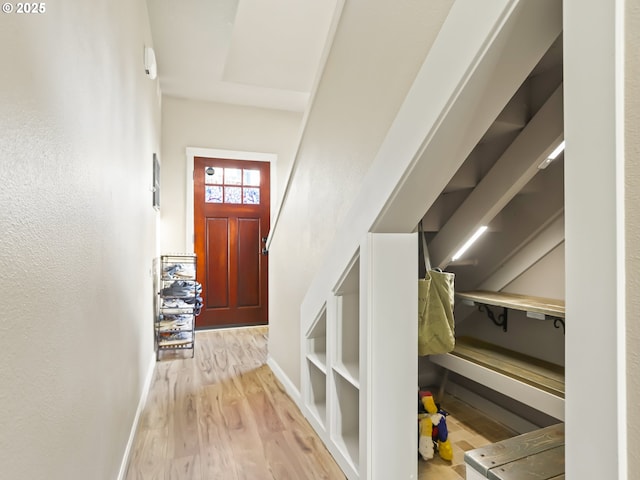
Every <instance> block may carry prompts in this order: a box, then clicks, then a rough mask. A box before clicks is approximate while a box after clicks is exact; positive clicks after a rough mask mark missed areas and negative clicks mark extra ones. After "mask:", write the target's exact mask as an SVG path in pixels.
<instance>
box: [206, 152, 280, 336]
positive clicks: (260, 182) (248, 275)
mask: <svg viewBox="0 0 640 480" xmlns="http://www.w3.org/2000/svg"><path fill="white" fill-rule="evenodd" d="M269 187H270V183H269V163H267V162H251V161H243V160H224V159H217V158H202V157H196V158H195V159H194V194H193V202H194V232H195V238H194V243H195V252H196V254H197V255H198V259H197V276H198V281H199V282H200V283H201V284H202V298H203V307H202V312H201V313H200V316H198V317H197V318H196V327H197V328H208V327H221V326H230V325H260V324H266V323H267V322H268V317H267V313H268V304H267V299H268V290H267V279H268V257H267V256H266V255H263V254H262V249H263V248H264V246H265V245H264V240H265V239H266V237H267V235H268V234H269Z"/></svg>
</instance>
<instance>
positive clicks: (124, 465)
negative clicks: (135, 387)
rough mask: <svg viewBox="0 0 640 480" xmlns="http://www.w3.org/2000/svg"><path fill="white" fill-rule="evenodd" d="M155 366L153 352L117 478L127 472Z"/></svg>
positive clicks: (121, 478) (122, 477) (122, 478)
mask: <svg viewBox="0 0 640 480" xmlns="http://www.w3.org/2000/svg"><path fill="white" fill-rule="evenodd" d="M155 367H156V355H155V352H154V354H153V355H151V361H150V362H149V367H148V368H147V376H146V377H145V379H144V385H143V386H142V392H141V393H140V400H138V408H137V409H136V414H135V416H134V417H133V423H132V424H131V430H130V432H129V440H127V446H126V448H125V449H124V455H123V456H122V462H121V463H120V471H119V472H118V480H124V478H125V476H126V474H127V468H128V467H129V456H130V455H131V448H132V447H133V441H134V440H135V438H136V432H137V431H138V423H139V422H140V416H141V415H142V410H144V406H145V404H146V403H147V397H148V396H149V390H150V389H151V381H152V380H153V374H154V372H155Z"/></svg>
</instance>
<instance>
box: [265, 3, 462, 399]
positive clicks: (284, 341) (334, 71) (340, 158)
mask: <svg viewBox="0 0 640 480" xmlns="http://www.w3.org/2000/svg"><path fill="white" fill-rule="evenodd" d="M451 4H452V1H451V0H438V1H434V2H415V1H411V0H402V1H398V2H388V1H384V0H353V1H351V0H350V1H348V2H346V3H345V6H344V10H343V14H342V18H341V19H340V24H339V25H338V29H337V31H336V36H335V39H334V43H333V46H332V49H331V53H330V55H329V57H328V60H327V64H326V67H325V70H324V73H323V77H322V80H321V82H320V85H319V88H318V91H317V94H316V98H315V101H314V105H313V107H312V109H311V112H310V114H309V118H308V123H307V128H306V131H305V135H304V138H303V140H302V144H301V147H300V151H299V154H298V157H297V160H296V161H297V166H296V171H295V173H294V176H293V181H292V185H291V189H290V191H289V197H288V198H287V200H286V202H285V205H284V207H283V210H282V213H281V218H280V221H279V223H278V225H277V226H276V230H275V235H274V237H273V242H272V244H271V248H270V252H269V255H270V267H269V268H270V277H271V280H272V281H271V283H270V289H271V290H270V309H271V313H270V314H271V321H272V323H271V328H270V333H269V350H270V354H271V356H272V357H273V358H274V359H275V361H276V362H277V363H278V364H279V365H280V366H281V367H282V369H283V370H284V372H285V373H286V375H287V376H288V377H289V378H290V379H291V380H292V382H293V383H294V384H295V385H296V386H298V387H299V377H300V351H299V335H300V304H301V302H302V298H303V296H304V294H305V292H306V291H307V289H308V287H309V282H310V281H311V279H312V277H313V274H314V272H315V271H316V269H317V267H318V264H319V262H320V261H321V259H322V255H323V254H324V253H325V250H326V249H327V247H328V246H329V244H330V242H331V240H332V239H333V237H334V234H335V231H336V228H337V226H338V225H339V224H340V222H341V221H342V220H343V218H344V216H345V214H346V213H347V211H348V210H349V207H350V206H351V204H352V202H353V200H354V198H355V197H356V194H357V193H358V191H359V189H360V186H361V183H362V177H363V175H364V174H365V172H366V171H367V170H368V168H369V166H370V165H371V162H372V161H373V159H374V157H375V155H376V152H377V150H378V148H379V146H380V144H381V142H382V140H383V139H384V136H385V134H386V133H387V130H388V128H389V126H390V125H391V122H392V121H393V119H394V117H395V115H396V113H397V111H398V109H399V107H400V105H401V103H402V101H403V99H404V97H405V95H406V94H407V91H408V89H409V87H410V86H411V84H412V82H413V80H414V78H415V75H416V73H417V71H418V69H419V68H420V66H421V65H422V62H423V61H424V58H425V56H426V54H427V52H428V50H429V48H430V46H431V44H432V42H433V40H434V38H435V36H436V35H437V33H438V31H439V29H440V26H441V25H442V22H443V21H444V18H445V17H446V15H447V13H448V11H449V8H450V6H451Z"/></svg>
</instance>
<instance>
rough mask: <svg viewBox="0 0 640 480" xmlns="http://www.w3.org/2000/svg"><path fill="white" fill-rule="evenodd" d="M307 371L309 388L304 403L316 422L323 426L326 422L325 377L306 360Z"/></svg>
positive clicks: (314, 365) (322, 372)
mask: <svg viewBox="0 0 640 480" xmlns="http://www.w3.org/2000/svg"><path fill="white" fill-rule="evenodd" d="M307 371H308V374H309V387H310V388H309V394H308V396H309V398H307V399H306V402H307V405H308V406H309V409H310V410H311V411H312V412H313V414H314V415H315V417H316V419H317V420H318V422H320V424H321V425H323V426H324V425H326V420H327V375H326V373H325V372H324V371H322V370H321V369H320V368H318V366H317V365H316V364H315V363H313V362H311V361H310V360H307Z"/></svg>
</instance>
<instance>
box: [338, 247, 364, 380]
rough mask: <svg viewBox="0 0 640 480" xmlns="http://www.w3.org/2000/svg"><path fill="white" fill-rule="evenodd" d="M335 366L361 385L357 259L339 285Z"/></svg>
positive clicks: (349, 378) (345, 375)
mask: <svg viewBox="0 0 640 480" xmlns="http://www.w3.org/2000/svg"><path fill="white" fill-rule="evenodd" d="M335 294H336V307H337V315H336V320H337V329H336V330H337V332H336V333H337V339H336V345H337V352H336V362H335V369H336V370H337V371H339V372H340V373H341V375H342V376H343V377H344V378H345V379H347V380H348V381H349V382H350V383H351V384H352V385H353V386H355V387H356V388H358V386H359V378H360V261H359V259H356V260H355V261H354V262H352V264H351V265H350V267H349V268H348V269H347V272H346V274H345V275H344V277H343V278H342V280H341V282H340V283H338V285H337V287H336V289H335Z"/></svg>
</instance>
